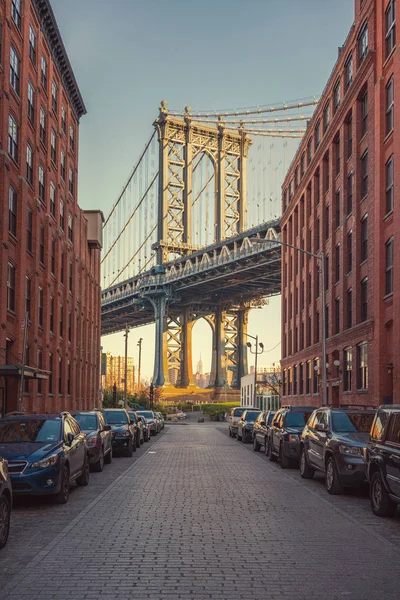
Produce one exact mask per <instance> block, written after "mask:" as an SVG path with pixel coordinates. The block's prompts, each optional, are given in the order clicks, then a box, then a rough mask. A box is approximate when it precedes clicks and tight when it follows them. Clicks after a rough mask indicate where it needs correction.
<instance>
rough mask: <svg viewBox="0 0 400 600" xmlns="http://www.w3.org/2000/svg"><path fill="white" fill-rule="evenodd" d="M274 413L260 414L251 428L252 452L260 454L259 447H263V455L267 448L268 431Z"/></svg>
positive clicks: (267, 411)
mask: <svg viewBox="0 0 400 600" xmlns="http://www.w3.org/2000/svg"><path fill="white" fill-rule="evenodd" d="M274 414H275V412H274V411H272V410H264V411H263V412H261V413H260V414H259V415H258V417H257V419H256V421H255V423H254V427H253V450H254V452H260V450H261V446H264V449H265V453H266V452H267V448H268V431H269V428H270V427H271V423H272V419H273V417H274Z"/></svg>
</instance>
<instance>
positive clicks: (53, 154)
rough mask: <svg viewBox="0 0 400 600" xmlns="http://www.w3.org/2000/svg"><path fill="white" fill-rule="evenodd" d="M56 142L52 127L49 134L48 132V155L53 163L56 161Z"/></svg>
mask: <svg viewBox="0 0 400 600" xmlns="http://www.w3.org/2000/svg"><path fill="white" fill-rule="evenodd" d="M56 144H57V142H56V132H55V131H54V129H52V130H51V134H50V156H51V160H52V161H53V163H54V164H56V163H57V146H56Z"/></svg>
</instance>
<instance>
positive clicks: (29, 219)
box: [26, 208, 33, 253]
mask: <svg viewBox="0 0 400 600" xmlns="http://www.w3.org/2000/svg"><path fill="white" fill-rule="evenodd" d="M32 229H33V213H32V211H31V209H30V208H28V212H27V218H26V249H27V251H28V252H30V253H32Z"/></svg>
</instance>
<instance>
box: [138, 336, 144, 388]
mask: <svg viewBox="0 0 400 600" xmlns="http://www.w3.org/2000/svg"><path fill="white" fill-rule="evenodd" d="M142 342H143V338H139V341H138V343H137V345H138V346H139V361H138V391H139V392H140V368H141V364H142Z"/></svg>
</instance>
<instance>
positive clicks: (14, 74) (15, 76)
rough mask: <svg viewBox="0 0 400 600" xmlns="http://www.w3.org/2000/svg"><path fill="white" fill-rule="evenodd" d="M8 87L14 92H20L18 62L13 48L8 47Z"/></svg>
mask: <svg viewBox="0 0 400 600" xmlns="http://www.w3.org/2000/svg"><path fill="white" fill-rule="evenodd" d="M10 85H11V87H12V88H13V90H14V92H15V93H16V94H18V96H19V92H20V60H19V56H18V54H17V51H16V50H15V48H14V46H11V47H10Z"/></svg>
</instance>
